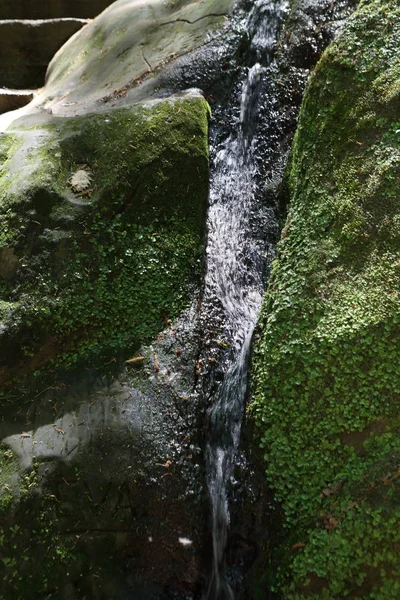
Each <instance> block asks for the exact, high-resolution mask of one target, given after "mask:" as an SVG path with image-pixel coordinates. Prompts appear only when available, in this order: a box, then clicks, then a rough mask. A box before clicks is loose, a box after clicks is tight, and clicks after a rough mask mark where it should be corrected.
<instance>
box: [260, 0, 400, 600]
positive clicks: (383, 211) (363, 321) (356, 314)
mask: <svg viewBox="0 0 400 600" xmlns="http://www.w3.org/2000/svg"><path fill="white" fill-rule="evenodd" d="M399 23H400V9H399V7H398V3H397V2H395V1H394V0H391V1H387V0H386V1H384V0H373V1H371V2H362V3H361V5H360V7H359V9H358V10H357V12H356V13H355V14H354V16H353V17H352V18H351V19H350V21H349V22H348V24H347V25H346V26H345V28H344V30H343V32H342V33H341V35H340V36H339V38H338V40H337V41H336V42H334V43H333V44H332V45H331V46H330V47H329V49H328V50H327V51H326V52H325V53H324V55H323V57H322V59H321V60H320V62H319V64H318V66H317V68H316V70H315V72H314V73H313V75H312V77H311V81H310V84H309V86H308V89H307V92H306V95H305V99H304V103H303V107H302V110H301V114H300V119H299V124H298V130H297V133H296V137H295V141H294V146H293V150H292V157H291V162H290V167H289V169H288V171H289V172H288V178H289V186H290V209H289V214H288V218H287V222H286V227H285V229H284V231H283V236H282V241H281V243H280V246H279V257H278V260H277V261H276V262H275V265H274V268H273V274H272V278H271V283H270V287H269V291H268V294H267V297H266V300H265V303H264V308H263V311H262V316H261V320H260V324H259V328H258V337H257V338H256V351H255V358H254V365H253V380H252V381H253V401H252V409H251V414H252V415H253V418H254V419H255V421H256V422H257V424H258V428H259V429H258V430H259V434H260V438H261V445H262V448H263V452H264V454H265V461H266V463H265V466H266V470H267V477H268V481H269V484H270V486H271V488H272V489H273V490H274V492H275V498H276V501H277V503H278V504H280V508H279V512H278V513H277V514H278V515H280V516H281V518H282V520H283V529H282V532H281V535H280V537H278V540H277V541H276V546H275V547H276V551H275V555H274V559H273V560H274V564H273V568H271V573H270V581H271V587H272V589H275V590H276V591H278V592H279V594H280V596H281V597H282V598H285V600H295V599H296V600H303V599H306V598H307V599H311V598H329V599H331V598H332V599H333V598H338V599H339V598H340V599H343V598H348V599H350V598H351V599H355V598H360V599H361V598H362V599H364V600H365V599H367V598H368V599H371V600H372V599H373V598H374V599H376V598H382V599H383V598H385V599H386V598H397V597H398V596H399V590H400V579H399V578H400V572H399V566H398V554H397V548H398V546H399V544H400V535H399V524H400V504H399V483H398V482H399V460H400V442H399V440H400V435H399V433H400V412H399V399H400V367H399V363H398V344H399V322H400V321H399V298H400V296H399V293H400V289H399V276H400V269H399V267H400V229H399V224H400V213H399V203H398V189H399V175H400V152H399V132H400V124H399V118H398V115H399V108H400V103H399V98H400V96H399V91H400V72H399V68H398V59H397V54H398V47H399V43H400V26H399Z"/></svg>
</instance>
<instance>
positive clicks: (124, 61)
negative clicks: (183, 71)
mask: <svg viewBox="0 0 400 600" xmlns="http://www.w3.org/2000/svg"><path fill="white" fill-rule="evenodd" d="M232 4H233V1H232V0H219V1H218V2H216V0H212V1H210V0H200V1H193V0H186V1H184V2H179V3H178V4H177V3H175V2H162V3H160V2H158V1H156V0H151V1H149V2H146V3H140V4H138V3H136V2H133V1H132V0H118V1H117V2H114V4H112V5H111V6H110V7H109V8H107V9H106V10H105V11H104V12H103V13H102V14H101V15H99V16H98V17H97V18H96V19H95V20H94V21H92V22H90V23H89V24H88V26H87V27H85V28H84V29H82V31H81V32H80V34H79V35H77V36H73V38H71V39H70V40H69V41H68V43H67V44H65V45H64V46H63V48H62V49H61V50H60V52H58V53H57V54H56V56H55V57H54V59H53V60H52V61H51V63H50V65H49V68H48V71H47V75H46V86H45V88H44V89H43V90H42V92H41V93H39V94H38V95H37V96H36V98H35V100H34V102H32V103H31V105H30V106H29V107H28V109H24V111H23V113H21V114H23V115H25V117H24V118H25V120H27V119H28V117H29V115H32V116H31V120H32V122H34V123H37V121H38V118H39V116H38V110H41V111H43V110H46V111H50V110H51V112H52V114H54V115H57V116H74V115H77V114H81V113H82V112H89V111H98V110H101V109H107V108H110V107H117V106H123V105H129V104H132V103H133V102H138V101H146V100H148V99H149V98H154V97H159V96H160V94H162V84H163V78H164V77H165V72H166V71H168V70H169V69H170V68H171V69H172V68H173V65H174V63H175V61H176V59H177V58H178V57H179V56H181V55H186V54H187V53H189V52H190V51H191V50H193V49H194V48H197V47H199V46H201V45H202V44H203V43H204V42H205V41H206V33H207V32H210V30H211V32H212V31H213V29H215V28H216V26H217V25H221V23H222V22H223V21H224V20H225V17H226V15H228V12H229V9H230V7H231V6H232ZM218 15H220V16H218ZM211 32H210V35H211ZM216 35H217V33H216ZM211 39H212V37H210V38H209V40H208V42H210V41H211ZM171 83H172V82H169V84H170V85H171ZM186 87H189V86H186ZM160 88H161V89H160ZM164 89H165V82H164ZM168 90H170V88H168V87H167V89H166V90H165V92H164V94H167V95H168V93H169V91H168ZM16 116H17V115H15V116H14V115H13V117H14V118H15V117H16ZM4 123H6V121H5V120H4V119H0V126H1V125H2V124H4ZM3 126H6V125H3Z"/></svg>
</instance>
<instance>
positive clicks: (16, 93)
mask: <svg viewBox="0 0 400 600" xmlns="http://www.w3.org/2000/svg"><path fill="white" fill-rule="evenodd" d="M35 91H36V90H10V89H7V88H0V114H3V113H6V112H8V111H10V110H16V109H17V108H22V106H25V105H26V104H29V102H30V101H31V100H33V96H34V93H35Z"/></svg>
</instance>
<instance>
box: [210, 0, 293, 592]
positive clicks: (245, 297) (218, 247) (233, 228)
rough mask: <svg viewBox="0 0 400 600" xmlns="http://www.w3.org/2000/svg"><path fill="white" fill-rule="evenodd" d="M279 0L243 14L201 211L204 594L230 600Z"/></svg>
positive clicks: (268, 245)
mask: <svg viewBox="0 0 400 600" xmlns="http://www.w3.org/2000/svg"><path fill="white" fill-rule="evenodd" d="M285 10H286V3H285V2H282V1H278V2H273V1H271V0H257V1H256V2H254V4H253V8H252V10H251V11H250V13H249V15H248V17H247V20H246V25H245V28H246V32H247V35H248V37H249V39H250V40H251V41H250V44H249V48H248V51H247V55H246V56H247V63H248V64H247V66H245V67H244V68H243V70H244V73H245V75H244V78H243V79H242V82H241V86H240V92H239V94H238V96H239V97H238V99H237V100H236V99H233V102H235V100H236V102H237V103H238V107H237V108H238V110H236V115H237V116H236V122H235V123H234V124H233V127H230V132H229V134H227V135H226V137H225V138H223V139H222V140H221V139H220V141H219V142H218V144H217V147H212V151H211V155H212V158H213V160H212V176H211V186H210V207H209V214H208V243H207V270H206V278H205V291H204V300H203V305H205V306H207V304H211V303H212V302H214V303H215V302H217V304H218V306H219V307H220V311H221V313H222V315H223V316H222V321H223V326H222V328H223V330H224V335H225V339H227V340H229V344H230V352H229V363H228V367H227V372H226V374H225V376H224V378H223V381H222V383H221V384H220V386H219V388H218V390H217V392H216V394H215V397H214V398H213V400H212V404H211V408H210V410H209V420H208V439H207V448H206V468H207V484H208V490H209V496H210V502H211V514H212V538H213V557H212V570H211V575H210V579H209V582H208V588H207V590H206V592H205V594H204V598H205V600H233V599H234V591H233V587H232V586H231V583H230V582H229V575H228V573H227V568H226V564H225V554H226V549H227V542H228V532H229V523H230V512H229V501H228V495H229V486H230V482H231V480H232V477H233V472H234V468H235V462H236V455H237V450H238V445H239V441H240V430H241V423H242V419H243V412H244V402H245V396H246V387H247V364H248V358H249V351H250V344H251V339H252V334H253V330H254V327H255V323H256V321H257V317H258V313H259V310H260V306H261V301H262V296H263V293H264V288H265V279H266V270H268V269H267V268H266V267H268V265H269V264H270V262H271V259H272V257H273V245H274V243H273V241H272V240H270V239H268V235H266V231H268V226H265V225H266V224H267V223H268V220H273V221H274V223H275V217H274V214H273V211H272V210H271V209H268V208H266V206H265V203H264V204H263V202H262V197H263V189H262V186H260V179H262V167H261V165H260V161H262V154H263V153H262V151H260V145H262V144H263V143H264V142H262V141H261V138H260V137H259V135H258V131H259V128H258V127H257V121H258V111H259V107H260V106H261V103H262V101H263V97H264V95H265V94H267V93H268V72H269V71H268V68H269V65H270V63H271V61H272V57H273V52H274V47H275V43H276V39H277V35H278V32H279V27H280V24H281V21H282V17H283V15H284V12H285Z"/></svg>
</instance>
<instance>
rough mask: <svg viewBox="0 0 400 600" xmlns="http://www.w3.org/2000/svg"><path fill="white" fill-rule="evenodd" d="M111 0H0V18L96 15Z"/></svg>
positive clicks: (50, 17) (51, 17) (82, 16)
mask: <svg viewBox="0 0 400 600" xmlns="http://www.w3.org/2000/svg"><path fill="white" fill-rule="evenodd" d="M112 3H113V0H12V1H11V0H0V19H56V18H61V17H80V18H82V19H88V18H93V17H96V16H97V15H98V14H99V13H101V12H102V11H103V10H104V9H105V8H107V6H109V5H110V4H112Z"/></svg>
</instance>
